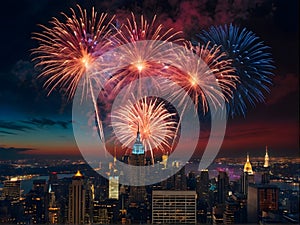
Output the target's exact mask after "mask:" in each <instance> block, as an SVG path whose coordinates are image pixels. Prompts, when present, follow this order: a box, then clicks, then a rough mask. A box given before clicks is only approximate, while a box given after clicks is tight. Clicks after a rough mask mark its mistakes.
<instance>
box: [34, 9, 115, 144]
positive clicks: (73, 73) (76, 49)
mask: <svg viewBox="0 0 300 225" xmlns="http://www.w3.org/2000/svg"><path fill="white" fill-rule="evenodd" d="M77 8H78V10H79V15H77V14H76V12H75V10H74V9H70V10H71V12H72V15H71V17H69V16H67V15H66V14H65V13H62V15H63V16H64V18H65V21H64V22H61V21H59V20H58V19H57V18H53V20H52V21H50V24H51V25H52V27H51V28H48V27H46V26H44V25H40V26H41V27H42V28H43V31H42V32H41V33H34V34H33V39H35V40H37V41H38V42H39V47H37V48H34V49H33V50H32V54H33V55H34V58H33V61H34V62H35V63H36V67H37V68H39V69H41V74H40V75H39V77H40V78H45V79H46V81H45V84H44V86H45V87H46V88H50V90H49V93H48V95H49V94H50V93H51V92H52V91H53V90H54V89H56V88H60V89H61V90H64V92H65V94H66V95H67V96H68V99H71V98H72V97H73V96H74V94H75V91H76V88H77V86H78V83H79V81H80V80H81V79H82V78H83V79H84V85H83V90H84V91H83V95H87V93H88V92H91V96H92V101H93V104H94V108H95V112H96V120H97V124H98V129H99V132H100V137H101V138H102V139H103V136H101V134H102V125H101V121H100V119H99V111H98V107H97V104H96V99H95V96H94V95H93V90H92V85H91V79H94V81H95V82H96V83H98V85H101V82H100V81H98V80H97V79H95V77H94V78H91V79H90V78H89V77H88V76H87V73H86V71H87V70H88V69H89V67H90V66H91V65H92V63H93V62H94V61H95V59H96V58H97V57H98V56H99V55H101V54H103V53H104V52H106V51H108V50H109V49H110V46H111V42H110V40H109V39H110V37H111V35H112V32H111V29H110V25H111V22H112V19H113V18H111V19H109V18H108V15H107V14H104V13H102V14H101V15H100V16H98V14H97V12H95V11H94V8H92V12H91V15H90V17H88V14H87V11H86V10H82V9H81V8H80V6H79V5H77Z"/></svg>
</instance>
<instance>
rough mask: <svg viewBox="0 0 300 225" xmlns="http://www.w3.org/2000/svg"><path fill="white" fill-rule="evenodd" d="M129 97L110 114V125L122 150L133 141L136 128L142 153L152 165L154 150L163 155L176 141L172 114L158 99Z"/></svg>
mask: <svg viewBox="0 0 300 225" xmlns="http://www.w3.org/2000/svg"><path fill="white" fill-rule="evenodd" d="M132 98H133V100H128V102H127V104H126V105H123V106H120V107H119V109H118V110H116V111H115V112H113V113H112V126H113V128H114V131H115V135H116V137H117V138H118V139H119V141H120V142H121V143H122V145H123V147H129V146H132V145H133V143H134V141H135V135H136V132H137V130H138V125H139V129H140V134H141V139H142V142H143V145H144V147H145V151H150V153H151V160H152V164H154V155H153V150H154V149H158V150H161V151H162V152H164V151H165V148H170V147H171V142H172V141H173V139H175V130H176V127H177V123H176V121H175V120H174V119H173V118H172V117H173V116H174V115H175V113H170V112H169V111H168V110H167V109H166V108H165V103H164V102H163V101H159V100H158V99H157V98H151V97H146V96H145V97H143V98H142V99H140V100H137V99H136V98H135V96H133V95H132Z"/></svg>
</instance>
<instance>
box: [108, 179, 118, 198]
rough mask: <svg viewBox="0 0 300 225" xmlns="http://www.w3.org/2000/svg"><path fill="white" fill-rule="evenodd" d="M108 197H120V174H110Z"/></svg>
mask: <svg viewBox="0 0 300 225" xmlns="http://www.w3.org/2000/svg"><path fill="white" fill-rule="evenodd" d="M108 198H110V199H117V200H118V199H119V176H113V175H112V176H109V180H108Z"/></svg>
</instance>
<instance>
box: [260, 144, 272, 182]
mask: <svg viewBox="0 0 300 225" xmlns="http://www.w3.org/2000/svg"><path fill="white" fill-rule="evenodd" d="M270 174H271V170H270V163H269V154H268V146H266V154H265V161H264V166H263V173H262V177H261V183H262V184H269V183H270Z"/></svg>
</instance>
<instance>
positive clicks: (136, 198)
mask: <svg viewBox="0 0 300 225" xmlns="http://www.w3.org/2000/svg"><path fill="white" fill-rule="evenodd" d="M128 163H129V164H130V165H133V166H137V169H136V170H137V174H135V175H134V176H132V179H139V181H140V182H141V183H143V181H145V174H144V173H143V172H142V170H139V168H138V166H145V163H146V160H145V149H144V146H143V143H142V142H141V136H140V131H139V130H138V132H137V136H136V141H135V143H134V145H133V148H132V152H131V154H130V155H129V158H128ZM145 195H146V189H145V186H131V187H130V193H129V202H135V203H140V202H144V199H145Z"/></svg>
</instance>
